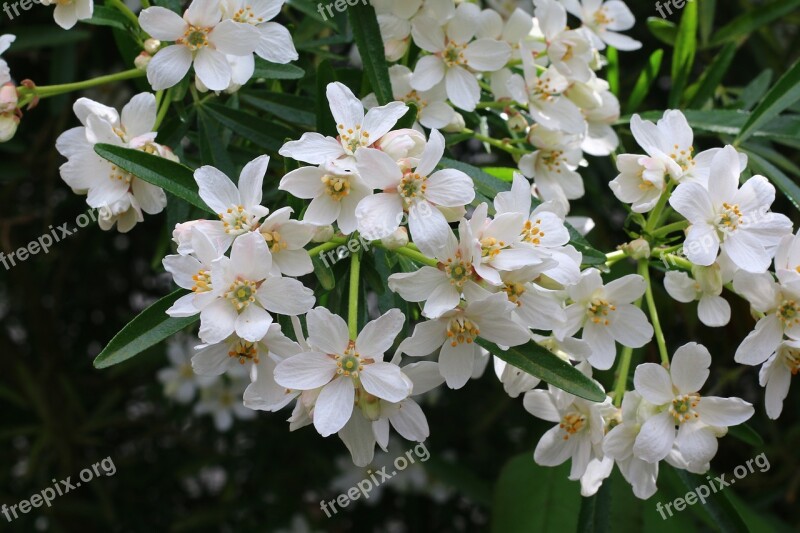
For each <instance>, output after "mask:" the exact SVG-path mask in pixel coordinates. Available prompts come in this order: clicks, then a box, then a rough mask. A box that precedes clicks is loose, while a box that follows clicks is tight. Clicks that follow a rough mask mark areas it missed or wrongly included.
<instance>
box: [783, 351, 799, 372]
mask: <svg viewBox="0 0 800 533" xmlns="http://www.w3.org/2000/svg"><path fill="white" fill-rule="evenodd" d="M783 362H784V364H785V365H786V368H788V369H789V371H790V372H791V373H792V375H793V376H796V375H797V373H798V372H800V350H797V349H795V348H790V349H788V350H785V351H784V352H783Z"/></svg>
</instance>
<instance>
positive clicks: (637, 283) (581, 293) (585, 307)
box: [555, 268, 653, 370]
mask: <svg viewBox="0 0 800 533" xmlns="http://www.w3.org/2000/svg"><path fill="white" fill-rule="evenodd" d="M646 285H647V284H646V282H645V281H644V279H643V278H642V277H641V276H639V275H637V274H629V275H627V276H623V277H621V278H619V279H615V280H614V281H612V282H610V283H608V284H607V285H605V286H604V285H603V280H602V278H601V277H600V272H599V271H598V270H597V269H594V268H592V269H588V270H584V271H583V273H582V274H581V279H580V281H578V283H577V284H576V285H573V286H570V287H568V288H567V290H568V292H569V296H570V298H572V301H573V303H572V304H570V305H569V306H567V308H566V309H565V312H566V316H567V320H566V323H565V325H564V327H563V328H557V329H556V331H555V332H556V337H557V338H564V337H571V336H572V335H574V334H575V333H577V331H578V330H579V329H580V328H581V327H582V328H583V335H582V338H583V340H585V341H586V342H587V343H589V346H590V347H591V349H592V355H591V356H590V357H589V363H590V364H591V365H592V366H593V367H594V368H597V369H598V370H607V369H609V368H611V365H613V364H614V359H615V358H616V355H617V351H616V347H615V345H614V342H615V341H616V342H619V343H620V344H622V345H623V346H628V347H631V348H641V347H642V346H644V345H645V344H647V343H648V342H650V339H651V338H652V337H653V326H651V325H650V323H649V322H648V321H647V317H645V315H644V313H643V312H642V310H641V309H639V308H638V307H636V306H635V305H633V304H632V303H631V302H634V301H635V300H638V299H639V298H641V297H642V295H644V292H645V289H646Z"/></svg>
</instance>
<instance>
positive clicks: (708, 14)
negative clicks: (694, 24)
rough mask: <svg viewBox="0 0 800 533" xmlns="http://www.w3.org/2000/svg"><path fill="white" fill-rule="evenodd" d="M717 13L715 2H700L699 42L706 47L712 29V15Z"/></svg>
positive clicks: (709, 0)
mask: <svg viewBox="0 0 800 533" xmlns="http://www.w3.org/2000/svg"><path fill="white" fill-rule="evenodd" d="M716 11H717V0H703V1H702V2H700V12H699V14H698V15H699V20H700V42H701V43H702V44H703V46H706V45H708V40H709V38H710V37H711V31H712V30H713V29H714V14H715V13H716Z"/></svg>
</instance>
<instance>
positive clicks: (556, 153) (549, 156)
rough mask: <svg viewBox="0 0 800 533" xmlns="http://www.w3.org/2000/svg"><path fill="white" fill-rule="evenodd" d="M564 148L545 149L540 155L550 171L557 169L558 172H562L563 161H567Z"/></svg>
mask: <svg viewBox="0 0 800 533" xmlns="http://www.w3.org/2000/svg"><path fill="white" fill-rule="evenodd" d="M563 155H564V151H563V150H550V151H543V152H542V153H541V155H540V156H539V157H540V158H541V162H542V164H544V166H546V167H547V170H549V171H551V172H552V171H554V170H555V171H556V174H561V168H560V167H561V163H562V162H563V161H565V159H564V157H562V156H563Z"/></svg>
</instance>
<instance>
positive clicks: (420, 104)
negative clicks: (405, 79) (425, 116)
mask: <svg viewBox="0 0 800 533" xmlns="http://www.w3.org/2000/svg"><path fill="white" fill-rule="evenodd" d="M402 100H403V101H404V102H413V103H415V104H417V108H418V109H417V114H418V115H419V113H420V111H422V110H423V109H424V108H426V107H428V101H427V100H423V99H422V97H421V96H420V95H419V93H418V92H417V91H416V90H415V89H411V92H409V93H408V94H406V95H405V96H404V97H403V98H402Z"/></svg>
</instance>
